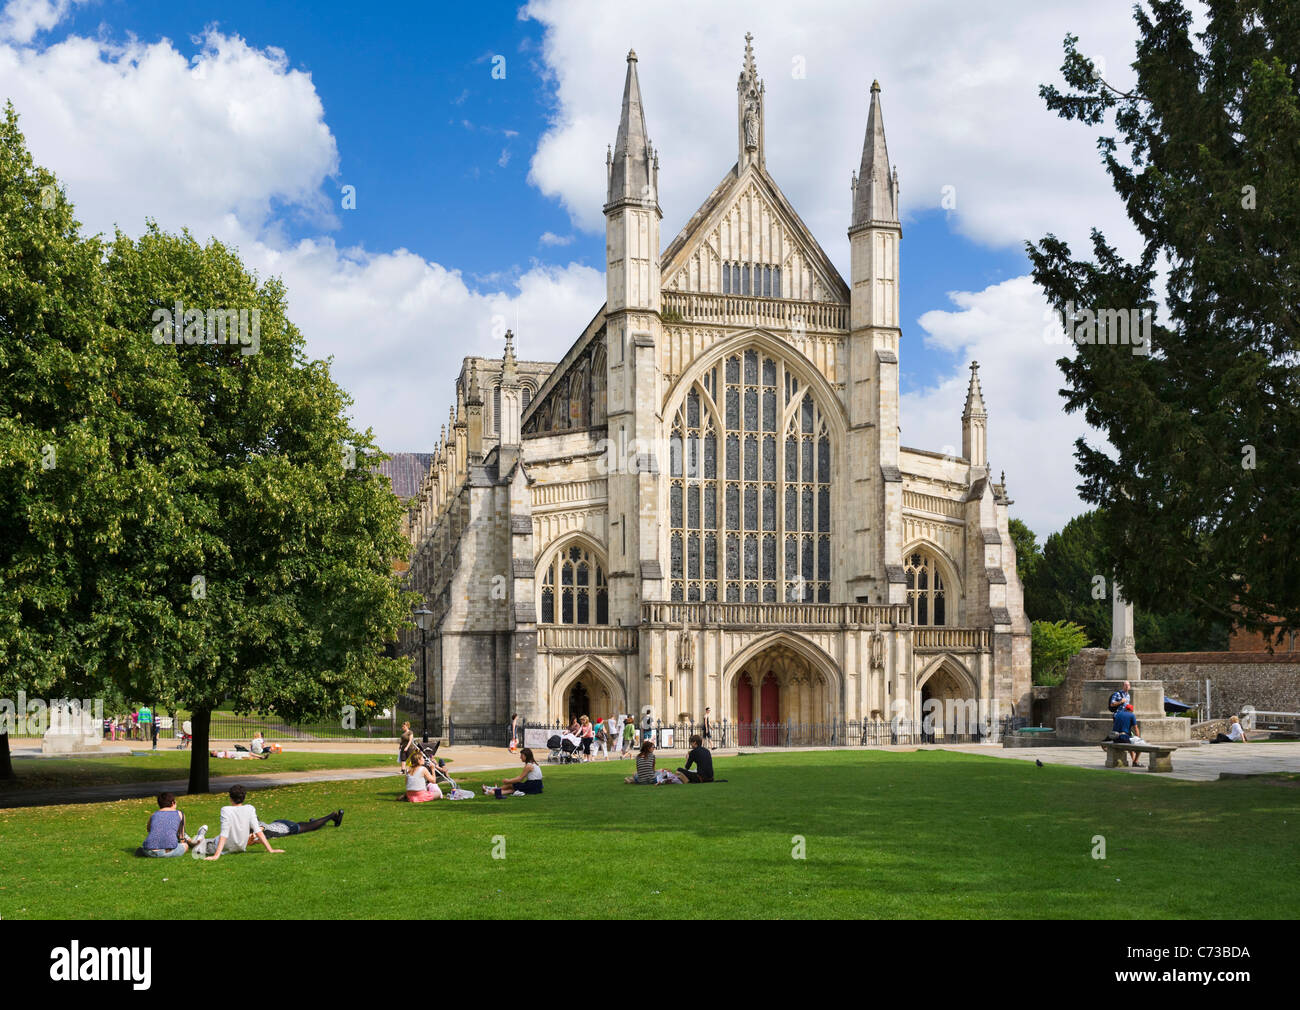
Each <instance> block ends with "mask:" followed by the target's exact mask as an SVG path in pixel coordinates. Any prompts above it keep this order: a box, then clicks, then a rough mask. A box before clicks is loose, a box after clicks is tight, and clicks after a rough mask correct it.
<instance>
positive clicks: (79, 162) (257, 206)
mask: <svg viewBox="0 0 1300 1010" xmlns="http://www.w3.org/2000/svg"><path fill="white" fill-rule="evenodd" d="M0 91H3V92H4V94H5V95H7V96H8V97H9V98H10V99H12V101H13V103H14V106H15V107H16V108H17V109H18V111H19V114H20V115H21V116H22V128H23V130H24V132H25V133H26V135H27V141H28V144H29V145H30V147H31V149H32V152H33V153H34V155H35V156H36V157H37V159H38V160H39V161H41V162H42V163H44V164H46V165H49V166H50V167H51V168H53V169H54V170H55V171H56V173H57V174H58V175H59V178H60V180H61V181H62V182H63V183H65V184H66V185H67V186H68V188H69V192H70V194H71V195H72V197H73V201H74V202H75V203H76V205H77V210H78V212H79V215H80V216H81V219H82V221H83V223H84V224H85V225H86V227H87V229H88V230H89V231H92V232H95V231H103V232H106V233H110V234H111V232H112V229H113V226H114V225H120V226H121V227H122V228H123V230H125V231H127V232H135V231H138V230H139V229H140V227H141V226H142V224H143V222H144V220H145V218H146V216H151V217H154V218H156V219H157V220H158V221H159V222H160V223H163V224H166V225H172V226H176V227H179V225H180V224H185V225H188V226H189V227H190V228H191V230H193V231H194V232H195V233H196V234H200V235H203V234H216V235H229V234H231V233H232V231H236V230H239V229H247V230H251V231H258V230H260V229H262V228H263V227H265V226H267V225H268V224H270V223H271V220H272V210H273V204H274V203H283V204H288V205H291V206H292V207H294V208H295V210H296V212H297V213H299V214H302V215H307V216H308V217H309V218H311V219H314V220H317V221H319V222H320V223H321V224H323V225H324V224H328V223H329V222H330V219H331V214H332V211H331V209H330V207H329V205H328V204H327V203H326V201H325V198H324V196H323V195H322V193H321V183H322V181H323V180H324V179H325V178H326V177H329V176H332V175H333V174H334V173H335V172H337V170H338V149H337V146H336V145H335V141H334V137H333V135H332V134H331V133H330V130H329V127H328V126H327V125H326V124H325V113H324V108H323V107H322V105H321V101H320V97H319V95H317V93H316V89H315V87H314V85H313V84H312V80H311V76H310V75H309V74H306V73H303V72H302V71H300V70H293V69H291V68H290V67H289V65H288V58H287V57H286V55H285V54H284V52H282V51H280V50H278V49H261V50H259V49H255V48H253V47H251V46H249V45H248V44H247V43H246V42H245V41H244V40H243V39H241V38H239V37H238V36H232V35H223V34H221V33H219V32H217V31H215V30H211V29H210V30H208V31H207V32H206V33H205V34H204V35H203V37H202V38H201V40H199V50H198V52H197V53H196V54H195V55H194V56H193V57H192V58H187V57H186V56H184V55H183V54H182V53H181V52H179V51H178V50H177V49H176V47H175V46H173V44H172V43H171V42H170V41H168V40H166V39H164V40H162V41H159V42H154V43H150V44H146V43H142V42H139V41H135V40H132V41H130V42H127V43H125V44H122V45H111V44H108V43H103V42H99V41H95V40H92V39H86V38H80V37H75V36H73V37H69V38H67V39H66V40H64V41H62V42H59V43H57V44H56V45H52V46H50V47H48V48H44V49H33V48H27V47H16V46H6V45H0Z"/></svg>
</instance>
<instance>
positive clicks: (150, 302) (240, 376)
mask: <svg viewBox="0 0 1300 1010" xmlns="http://www.w3.org/2000/svg"><path fill="white" fill-rule="evenodd" d="M106 269H107V273H108V275H109V284H110V288H111V291H112V299H111V313H110V319H111V322H112V323H113V325H114V326H115V327H116V328H117V329H118V330H120V331H121V332H122V333H123V334H129V335H130V339H131V340H133V341H134V342H135V344H136V345H137V346H138V347H141V348H147V351H148V353H149V354H150V355H151V356H152V357H153V358H156V359H157V365H156V367H157V369H158V371H159V374H163V375H166V376H167V377H168V381H169V382H171V383H174V384H175V389H176V390H177V392H178V395H179V397H180V398H181V400H183V401H184V407H183V411H182V417H183V418H184V421H183V422H180V423H178V422H175V421H173V422H171V423H170V424H168V422H167V420H166V419H155V420H157V421H158V422H160V423H163V424H165V425H167V426H168V429H169V434H168V435H167V436H164V437H163V438H161V439H160V441H159V442H157V443H152V444H149V449H150V450H151V451H156V450H160V449H161V447H162V443H163V442H164V441H167V440H168V439H169V438H170V437H171V435H172V434H175V435H177V436H178V437H179V438H180V440H181V441H182V442H183V443H184V446H183V451H182V453H181V455H182V458H183V459H184V472H181V473H176V474H174V475H173V477H172V491H173V496H174V500H175V501H176V502H178V503H180V505H181V510H180V513H179V518H180V520H181V523H182V526H183V528H181V529H178V530H175V531H173V532H174V534H175V535H174V536H173V537H171V538H170V539H169V542H168V543H166V544H163V545H158V546H157V547H156V551H157V553H156V555H155V558H156V561H157V567H156V569H155V572H154V579H153V582H152V583H151V584H150V586H149V587H148V589H149V596H150V599H151V603H152V606H153V607H155V608H156V609H157V611H158V613H159V614H160V620H161V625H162V626H161V627H159V632H160V635H161V636H164V637H166V638H167V639H168V641H169V642H170V643H171V645H172V648H171V649H169V650H168V653H167V656H166V661H165V662H157V661H150V660H149V659H148V658H146V657H142V656H133V662H132V664H131V665H130V668H129V671H128V673H127V676H128V679H129V687H130V691H131V692H132V693H133V694H134V696H136V697H156V698H158V699H160V700H162V701H164V702H165V703H168V704H171V705H174V706H177V707H182V708H186V709H189V710H190V711H192V713H193V715H192V719H191V722H192V724H193V725H192V728H193V732H194V750H193V757H192V759H191V769H190V790H191V791H192V792H195V791H205V790H206V789H207V785H208V729H209V721H210V714H211V712H212V711H213V710H214V709H215V708H216V707H217V706H218V705H219V704H221V703H222V702H223V701H224V702H229V703H230V705H231V706H232V707H234V708H235V709H236V710H237V711H259V712H271V711H274V712H275V713H277V714H278V715H280V716H281V717H282V718H284V719H286V720H289V721H297V720H303V719H308V718H320V717H333V718H339V719H341V718H342V714H341V713H342V708H343V706H344V705H347V704H352V705H357V706H359V705H361V704H363V703H364V701H365V700H366V699H367V698H391V697H394V696H395V695H396V694H397V693H398V691H400V690H401V689H402V688H403V687H404V686H405V685H406V682H407V680H408V679H409V667H408V666H407V664H405V663H403V662H402V661H400V660H397V659H391V658H388V657H387V656H386V655H385V652H384V647H385V645H386V643H388V642H390V641H392V640H394V639H395V638H396V637H397V632H398V630H399V628H400V627H401V626H402V625H403V624H404V623H405V621H406V620H407V618H408V615H409V613H410V601H409V599H408V598H407V595H406V594H405V593H403V592H402V591H401V590H400V589H399V586H398V583H397V581H396V579H395V578H394V575H393V572H392V559H393V558H394V557H397V556H399V555H401V554H402V553H403V552H404V549H405V543H404V541H403V539H402V537H401V533H400V524H401V513H402V508H401V504H400V503H399V501H398V499H397V498H396V496H395V495H393V493H392V490H391V488H389V487H387V486H386V483H385V482H384V481H383V480H382V479H381V478H379V477H377V476H376V475H374V474H373V473H372V472H371V470H370V463H372V462H374V461H376V460H377V459H378V455H377V453H378V450H377V449H376V447H375V446H374V444H373V440H372V437H371V435H370V433H369V432H364V433H363V432H358V431H356V430H354V429H353V428H352V426H351V425H350V424H349V422H348V420H347V418H346V416H345V409H346V408H347V406H348V405H349V403H350V400H349V399H348V397H347V395H346V394H345V393H344V392H343V391H342V390H341V389H340V388H339V387H338V386H336V385H335V384H334V382H333V381H332V379H331V378H330V374H329V368H328V365H327V364H326V363H324V362H319V361H308V360H306V358H305V356H304V353H303V348H304V341H303V338H302V335H301V333H300V332H299V331H298V330H297V328H296V327H294V326H293V324H292V323H291V322H290V321H289V319H288V317H287V314H286V305H285V302H286V294H285V290H284V287H283V286H282V285H281V284H280V283H279V282H278V281H275V280H269V281H264V282H261V283H259V282H258V281H257V279H256V278H254V277H253V276H251V275H250V274H249V273H248V272H247V271H246V270H245V268H244V267H243V265H242V263H241V262H240V260H239V258H238V256H237V255H236V254H235V253H234V252H232V251H231V250H229V249H227V248H226V247H224V246H223V245H221V244H220V243H219V242H216V241H212V242H210V243H208V244H207V245H206V246H201V245H200V244H199V243H198V242H196V241H195V240H194V239H193V238H192V237H191V236H189V235H188V233H186V234H182V235H180V236H175V235H169V234H166V233H163V232H162V231H160V230H159V229H157V228H156V227H152V226H151V227H150V228H149V230H148V232H147V233H146V234H145V235H144V236H143V237H141V238H140V239H139V240H138V241H133V240H131V239H130V238H128V237H126V236H124V235H121V234H119V235H118V236H117V238H116V241H115V242H114V243H113V245H112V248H111V250H110V254H109V257H108V259H107V267H106ZM177 303H180V306H181V311H182V316H183V318H184V321H185V323H186V329H185V332H184V338H185V340H186V341H188V340H189V339H190V338H191V337H194V338H195V342H183V343H178V344H167V343H163V344H159V343H158V342H157V338H158V337H159V336H161V337H166V336H168V335H169V331H168V330H167V322H168V320H167V316H166V315H165V314H164V313H166V312H170V313H171V316H172V317H175V315H176V309H175V306H176V305H177ZM232 310H233V311H234V312H236V313H238V312H240V311H246V312H247V314H248V315H247V323H248V326H249V327H250V328H251V326H252V324H253V322H254V320H256V321H257V326H258V330H257V334H258V335H257V338H256V339H255V340H254V339H253V338H252V335H251V334H250V333H248V332H247V331H245V332H244V337H245V338H246V340H248V341H249V342H247V343H244V344H239V343H234V344H232V343H229V342H228V343H220V342H208V341H210V340H212V339H213V338H214V337H217V336H218V335H219V334H218V332H217V331H216V330H215V328H213V332H212V333H211V335H209V334H208V332H207V325H205V324H209V323H210V321H211V320H212V318H213V316H212V313H213V312H214V311H222V312H230V311H232ZM191 312H202V313H205V314H206V317H205V319H204V320H199V321H197V322H195V323H194V324H192V325H191V324H190V323H189V319H190V313H191ZM160 317H161V321H160ZM223 318H224V317H223ZM231 318H233V317H231ZM160 327H161V332H160ZM176 333H177V334H179V333H180V330H179V329H178V330H177V331H176ZM205 337H206V338H207V340H205V339H204V338H205ZM227 339H228V340H229V339H230V334H227ZM250 352H255V353H250ZM142 440H143V441H144V442H145V443H146V444H148V443H149V442H150V440H149V438H148V433H147V432H142Z"/></svg>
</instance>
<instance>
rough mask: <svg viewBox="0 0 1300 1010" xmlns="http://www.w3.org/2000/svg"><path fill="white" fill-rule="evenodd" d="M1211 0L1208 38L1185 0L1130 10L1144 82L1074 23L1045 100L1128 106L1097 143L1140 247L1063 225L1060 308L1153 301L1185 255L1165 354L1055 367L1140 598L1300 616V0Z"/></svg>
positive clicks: (1227, 615)
mask: <svg viewBox="0 0 1300 1010" xmlns="http://www.w3.org/2000/svg"><path fill="white" fill-rule="evenodd" d="M1204 7H1205V14H1206V17H1207V21H1206V27H1205V30H1204V32H1202V33H1201V34H1199V35H1196V36H1195V37H1193V34H1192V15H1191V12H1190V11H1189V10H1188V8H1187V6H1186V4H1185V3H1183V2H1182V0H1151V2H1150V4H1149V12H1148V10H1146V9H1144V8H1143V7H1142V6H1137V7H1135V10H1134V18H1135V20H1136V23H1137V27H1138V33H1139V38H1138V41H1137V44H1136V57H1135V59H1134V61H1133V63H1132V67H1133V70H1134V71H1135V73H1136V78H1137V80H1136V84H1135V86H1134V87H1133V89H1132V90H1131V91H1128V92H1120V91H1119V90H1117V89H1116V88H1114V87H1113V86H1112V85H1111V84H1109V83H1108V82H1107V81H1106V80H1105V79H1104V77H1102V76H1101V75H1100V73H1098V71H1097V68H1096V67H1095V66H1094V64H1093V63H1092V62H1091V61H1090V60H1088V59H1087V58H1086V57H1085V56H1084V55H1083V54H1082V53H1080V52H1079V50H1078V48H1077V41H1078V40H1077V38H1076V37H1075V36H1073V35H1070V36H1067V37H1066V40H1065V62H1064V65H1063V66H1062V72H1063V75H1064V79H1065V82H1066V84H1067V85H1068V86H1069V87H1070V88H1071V89H1073V90H1072V92H1071V93H1069V94H1066V93H1062V92H1060V91H1058V90H1057V89H1056V88H1055V87H1052V86H1044V87H1042V88H1041V89H1040V94H1041V95H1042V96H1043V98H1044V100H1045V102H1046V104H1047V107H1048V108H1049V109H1050V110H1052V111H1054V112H1056V113H1057V114H1058V115H1060V116H1062V117H1063V118H1065V119H1071V120H1077V121H1079V122H1080V123H1082V124H1084V125H1086V126H1089V127H1097V126H1099V124H1102V123H1103V121H1105V120H1106V119H1107V117H1108V116H1109V115H1110V114H1111V113H1112V112H1113V113H1114V131H1113V132H1114V133H1117V134H1118V137H1119V139H1118V140H1117V139H1116V136H1114V135H1110V133H1109V131H1106V128H1103V130H1104V131H1106V132H1104V133H1103V135H1101V136H1099V137H1098V141H1097V146H1098V149H1099V151H1100V154H1101V158H1102V161H1103V163H1104V164H1105V167H1106V171H1107V172H1108V173H1109V175H1110V178H1111V181H1112V183H1113V186H1114V188H1115V191H1116V193H1117V194H1118V195H1119V198H1120V199H1121V200H1122V201H1123V203H1124V206H1125V209H1126V210H1127V212H1128V217H1129V219H1130V220H1131V221H1132V222H1133V224H1134V226H1135V227H1136V229H1137V230H1138V232H1139V233H1140V236H1141V239H1142V250H1141V253H1140V255H1139V256H1138V258H1137V260H1136V261H1133V262H1129V261H1128V260H1126V259H1125V258H1124V257H1123V256H1121V255H1120V254H1119V253H1118V252H1117V251H1116V249H1115V248H1114V246H1112V245H1110V244H1109V243H1108V242H1107V240H1106V238H1105V236H1104V235H1103V234H1102V233H1101V232H1100V231H1096V230H1094V231H1093V233H1092V249H1091V253H1092V258H1091V259H1082V258H1078V259H1076V258H1075V256H1074V254H1073V252H1072V251H1071V250H1070V248H1069V247H1068V246H1067V245H1066V243H1064V242H1062V241H1061V240H1060V239H1058V238H1056V237H1055V236H1053V235H1048V236H1047V237H1046V238H1044V239H1042V240H1041V241H1040V242H1038V243H1037V244H1036V245H1035V244H1032V243H1031V244H1029V245H1028V251H1029V255H1030V259H1031V260H1032V262H1033V273H1034V279H1035V280H1036V281H1037V283H1038V284H1039V285H1040V286H1041V287H1042V288H1043V290H1044V291H1045V292H1046V293H1047V296H1048V298H1049V299H1050V301H1051V303H1052V304H1053V305H1054V306H1055V308H1056V309H1057V310H1058V311H1059V312H1062V313H1065V312H1066V311H1067V307H1068V306H1070V305H1073V307H1074V309H1075V310H1082V309H1085V308H1086V309H1088V310H1089V311H1099V310H1101V309H1141V308H1150V307H1152V306H1154V305H1155V303H1156V301H1157V292H1156V290H1155V287H1154V283H1155V279H1156V275H1157V271H1158V270H1161V269H1167V270H1168V276H1167V279H1166V283H1165V285H1164V292H1163V293H1164V301H1165V305H1166V307H1167V311H1165V312H1164V313H1163V319H1162V320H1161V321H1160V323H1159V325H1155V324H1153V325H1152V335H1153V344H1154V352H1153V353H1150V354H1142V353H1132V351H1133V350H1134V349H1133V348H1132V347H1124V346H1113V345H1101V344H1092V345H1088V344H1083V345H1081V346H1080V347H1079V348H1078V351H1077V353H1076V354H1075V355H1074V356H1073V357H1069V358H1062V359H1061V361H1060V362H1059V365H1060V367H1061V369H1062V371H1063V372H1064V374H1065V378H1066V383H1067V388H1066V389H1064V390H1063V391H1062V392H1063V395H1064V396H1065V401H1066V409H1067V410H1068V411H1083V413H1084V417H1085V418H1086V419H1087V421H1088V423H1089V424H1090V425H1093V426H1094V427H1096V428H1098V429H1099V430H1101V431H1102V432H1103V433H1104V434H1105V435H1106V436H1107V438H1108V439H1109V441H1110V444H1111V445H1112V446H1113V447H1114V452H1113V453H1108V452H1106V451H1103V450H1101V449H1097V448H1093V447H1091V446H1089V445H1087V444H1086V442H1085V441H1084V440H1082V439H1080V440H1079V441H1078V442H1077V443H1076V453H1075V455H1076V458H1077V460H1078V463H1077V466H1078V470H1079V473H1080V474H1081V475H1082V478H1083V483H1082V484H1081V486H1080V492H1081V494H1082V495H1083V498H1084V500H1085V501H1088V502H1091V503H1094V504H1097V505H1104V506H1105V507H1106V509H1107V510H1108V512H1109V513H1110V517H1111V521H1110V522H1108V523H1106V524H1105V525H1104V526H1103V527H1102V528H1101V529H1100V530H1099V535H1100V537H1101V538H1102V540H1103V542H1104V544H1105V547H1106V554H1107V555H1108V557H1110V558H1112V559H1114V564H1115V567H1116V568H1117V569H1118V573H1119V579H1120V582H1121V584H1122V585H1123V586H1124V587H1125V589H1126V592H1127V593H1128V595H1129V596H1130V597H1131V598H1132V599H1133V601H1134V602H1135V603H1136V604H1137V606H1138V608H1139V612H1141V611H1142V610H1146V611H1147V612H1154V611H1156V610H1158V609H1160V608H1161V607H1162V606H1164V605H1166V604H1167V601H1169V600H1177V601H1180V603H1181V602H1186V603H1187V604H1188V605H1189V606H1192V607H1194V608H1196V609H1197V610H1198V611H1199V612H1200V613H1201V614H1202V615H1217V617H1218V618H1219V619H1221V620H1224V621H1233V620H1235V621H1238V622H1240V623H1242V624H1243V625H1246V626H1249V627H1255V628H1259V629H1261V630H1276V626H1275V625H1272V624H1270V620H1271V619H1272V618H1277V619H1279V620H1281V621H1282V622H1283V624H1284V625H1289V626H1291V627H1300V578H1297V577H1296V568H1295V558H1296V557H1297V555H1298V554H1300V466H1298V465H1297V462H1298V460H1297V455H1296V454H1297V447H1300V354H1298V353H1297V352H1298V351H1300V250H1298V249H1297V241H1298V239H1297V236H1300V5H1297V4H1296V3H1295V2H1294V0H1207V2H1206V3H1205V4H1204ZM1121 143H1122V145H1123V147H1124V151H1123V152H1121ZM1073 322H1076V323H1084V322H1086V318H1084V317H1076V319H1075V320H1073ZM1117 335H1118V327H1117V326H1116V327H1113V332H1112V336H1117ZM1085 336H1086V334H1085Z"/></svg>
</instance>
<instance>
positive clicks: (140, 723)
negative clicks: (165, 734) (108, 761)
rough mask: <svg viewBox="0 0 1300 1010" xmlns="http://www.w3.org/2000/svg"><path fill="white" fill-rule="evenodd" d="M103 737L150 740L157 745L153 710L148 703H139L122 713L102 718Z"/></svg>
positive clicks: (108, 738) (114, 739)
mask: <svg viewBox="0 0 1300 1010" xmlns="http://www.w3.org/2000/svg"><path fill="white" fill-rule="evenodd" d="M104 739H105V740H112V741H114V742H116V741H117V740H119V739H121V740H150V741H152V742H153V745H154V747H155V748H157V746H158V722H157V720H156V719H155V718H154V714H153V710H152V709H151V708H150V707H149V706H148V705H141V706H140V707H139V708H134V709H132V710H131V711H129V712H126V713H123V714H114V715H110V716H108V717H107V718H105V719H104Z"/></svg>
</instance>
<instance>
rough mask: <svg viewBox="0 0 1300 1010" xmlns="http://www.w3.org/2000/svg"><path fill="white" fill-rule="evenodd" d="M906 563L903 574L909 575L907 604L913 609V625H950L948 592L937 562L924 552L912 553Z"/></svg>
mask: <svg viewBox="0 0 1300 1010" xmlns="http://www.w3.org/2000/svg"><path fill="white" fill-rule="evenodd" d="M906 561H907V564H906V565H905V566H904V567H903V573H904V574H905V575H906V576H907V602H908V605H909V606H910V607H911V608H912V623H913V624H922V625H936V626H942V625H944V624H947V623H948V622H947V616H948V615H947V602H948V601H947V599H946V595H947V591H946V590H945V588H944V584H943V575H942V574H941V573H940V571H939V563H938V561H937V560H936V559H935V557H934V556H933V555H932V554H929V553H927V552H925V551H914V552H912V553H911V554H909V555H908V556H907V558H906Z"/></svg>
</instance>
